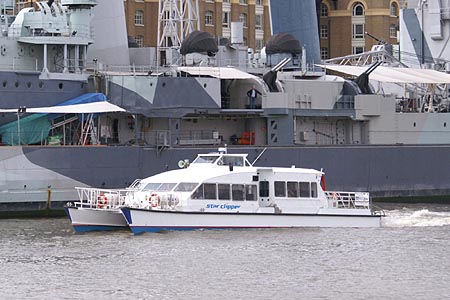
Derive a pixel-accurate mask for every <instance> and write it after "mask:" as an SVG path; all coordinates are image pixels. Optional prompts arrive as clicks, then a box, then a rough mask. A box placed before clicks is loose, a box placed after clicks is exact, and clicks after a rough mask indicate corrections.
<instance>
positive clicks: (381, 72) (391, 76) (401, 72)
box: [320, 65, 450, 84]
mask: <svg viewBox="0 0 450 300" xmlns="http://www.w3.org/2000/svg"><path fill="white" fill-rule="evenodd" d="M320 67H322V68H325V69H328V70H333V71H336V72H340V73H345V74H349V75H353V76H359V75H361V74H362V73H363V72H364V71H365V70H367V69H368V68H369V66H367V67H357V66H347V65H320ZM369 79H371V80H376V81H381V82H394V83H428V84H433V83H434V84H439V83H450V74H446V73H443V72H438V71H435V70H430V69H413V68H391V67H383V66H379V67H378V68H376V69H375V70H374V71H373V72H372V73H370V75H369Z"/></svg>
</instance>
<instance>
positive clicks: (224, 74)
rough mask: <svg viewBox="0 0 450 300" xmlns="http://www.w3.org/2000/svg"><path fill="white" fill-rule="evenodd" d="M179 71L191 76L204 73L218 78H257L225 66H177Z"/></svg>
mask: <svg viewBox="0 0 450 300" xmlns="http://www.w3.org/2000/svg"><path fill="white" fill-rule="evenodd" d="M177 70H178V71H181V72H186V73H189V74H191V75H193V76H199V75H206V76H211V77H215V78H220V79H257V78H258V77H256V76H254V75H252V74H249V73H246V72H243V71H240V70H237V69H234V68H225V67H179V68H178V69H177Z"/></svg>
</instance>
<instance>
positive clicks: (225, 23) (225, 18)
mask: <svg viewBox="0 0 450 300" xmlns="http://www.w3.org/2000/svg"><path fill="white" fill-rule="evenodd" d="M222 27H223V28H230V12H229V11H224V12H223V13H222Z"/></svg>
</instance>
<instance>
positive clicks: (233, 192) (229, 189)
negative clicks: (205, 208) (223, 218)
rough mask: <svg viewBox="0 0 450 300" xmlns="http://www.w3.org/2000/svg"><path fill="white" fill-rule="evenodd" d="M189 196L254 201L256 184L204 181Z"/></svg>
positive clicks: (202, 198)
mask: <svg viewBox="0 0 450 300" xmlns="http://www.w3.org/2000/svg"><path fill="white" fill-rule="evenodd" d="M216 191H217V192H216ZM191 198H192V199H197V200H227V201H229V200H233V201H256V198H257V196H256V185H255V184H221V183H219V184H214V183H204V184H202V185H200V186H199V187H198V188H197V189H196V190H195V191H194V192H193V193H192V195H191Z"/></svg>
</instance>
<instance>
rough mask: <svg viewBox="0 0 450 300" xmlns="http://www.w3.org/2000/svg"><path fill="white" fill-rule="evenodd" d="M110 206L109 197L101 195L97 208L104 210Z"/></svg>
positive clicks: (98, 198)
mask: <svg viewBox="0 0 450 300" xmlns="http://www.w3.org/2000/svg"><path fill="white" fill-rule="evenodd" d="M107 205H108V197H106V196H105V194H100V195H98V197H97V207H98V208H103V207H105V206H107Z"/></svg>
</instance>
